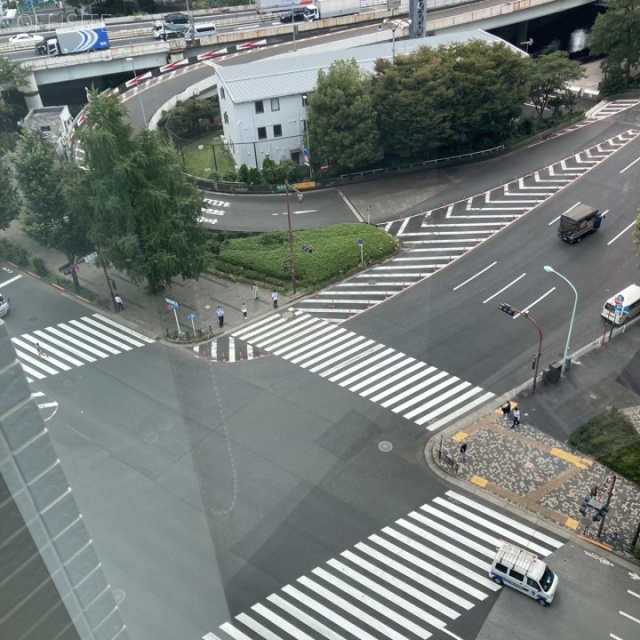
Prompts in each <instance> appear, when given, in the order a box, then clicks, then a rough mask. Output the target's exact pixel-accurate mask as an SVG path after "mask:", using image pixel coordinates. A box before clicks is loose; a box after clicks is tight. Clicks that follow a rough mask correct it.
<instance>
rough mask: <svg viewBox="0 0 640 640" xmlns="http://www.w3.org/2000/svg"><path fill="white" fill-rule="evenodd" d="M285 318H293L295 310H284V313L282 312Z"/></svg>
mask: <svg viewBox="0 0 640 640" xmlns="http://www.w3.org/2000/svg"><path fill="white" fill-rule="evenodd" d="M280 315H281V316H282V317H283V318H287V319H289V318H293V312H292V311H284V312H283V313H281V314H280Z"/></svg>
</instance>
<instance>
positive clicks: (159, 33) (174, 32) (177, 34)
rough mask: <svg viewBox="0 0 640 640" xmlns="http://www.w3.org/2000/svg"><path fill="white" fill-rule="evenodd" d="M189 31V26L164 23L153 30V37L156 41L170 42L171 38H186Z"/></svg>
mask: <svg viewBox="0 0 640 640" xmlns="http://www.w3.org/2000/svg"><path fill="white" fill-rule="evenodd" d="M187 31H189V25H188V24H174V23H172V22H164V23H160V24H156V25H155V27H154V28H153V37H154V38H155V39H156V40H160V39H162V40H170V39H171V38H185V37H186V35H187Z"/></svg>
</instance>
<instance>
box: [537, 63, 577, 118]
mask: <svg viewBox="0 0 640 640" xmlns="http://www.w3.org/2000/svg"><path fill="white" fill-rule="evenodd" d="M529 62H530V71H529V97H530V98H531V101H532V102H533V105H534V107H535V109H536V112H537V113H538V116H539V117H542V115H543V114H544V110H545V109H546V108H547V107H551V108H552V109H554V111H555V110H557V109H559V108H560V107H561V106H563V105H566V104H571V103H572V101H573V96H572V95H571V94H570V93H569V91H568V89H567V83H569V82H573V81H575V80H579V79H580V78H582V77H583V76H584V69H583V68H582V65H581V64H580V63H579V62H576V61H575V60H570V59H569V54H568V53H566V52H565V51H554V52H553V53H550V54H548V55H546V56H538V57H537V58H531V59H530V60H529ZM558 96H559V98H558Z"/></svg>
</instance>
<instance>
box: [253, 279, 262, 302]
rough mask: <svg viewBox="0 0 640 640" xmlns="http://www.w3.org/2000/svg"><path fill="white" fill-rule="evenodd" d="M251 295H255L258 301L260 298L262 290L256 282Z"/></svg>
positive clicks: (254, 297)
mask: <svg viewBox="0 0 640 640" xmlns="http://www.w3.org/2000/svg"><path fill="white" fill-rule="evenodd" d="M251 294H252V295H253V299H254V300H257V299H258V298H259V297H260V289H258V283H257V282H254V283H253V286H252V287H251Z"/></svg>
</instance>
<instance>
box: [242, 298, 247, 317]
mask: <svg viewBox="0 0 640 640" xmlns="http://www.w3.org/2000/svg"><path fill="white" fill-rule="evenodd" d="M242 319H243V320H246V319H247V305H246V304H245V303H244V302H243V303H242Z"/></svg>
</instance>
